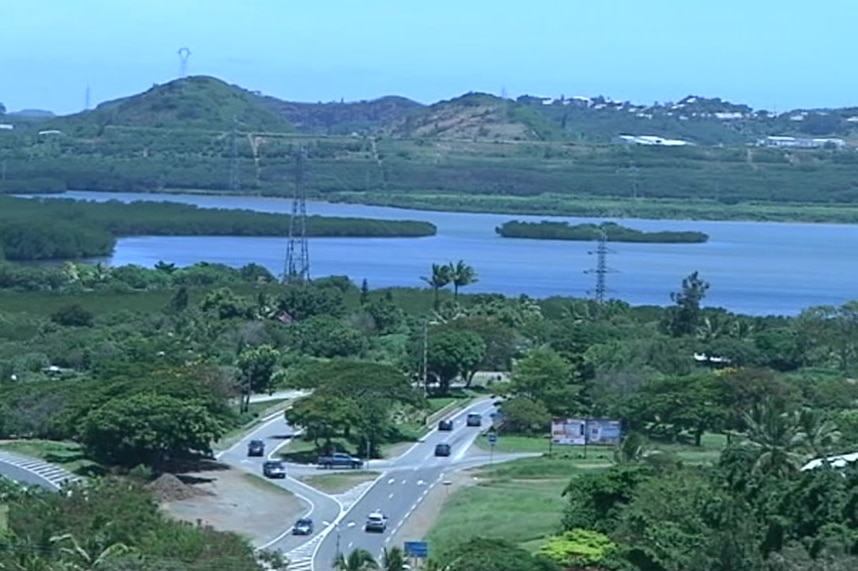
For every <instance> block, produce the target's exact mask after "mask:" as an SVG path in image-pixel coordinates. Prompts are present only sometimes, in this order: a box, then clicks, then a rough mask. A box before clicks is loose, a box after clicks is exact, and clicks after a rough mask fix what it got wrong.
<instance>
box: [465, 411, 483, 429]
mask: <svg viewBox="0 0 858 571" xmlns="http://www.w3.org/2000/svg"><path fill="white" fill-rule="evenodd" d="M467 425H468V426H482V425H483V415H481V414H476V413H471V414H469V415H468V420H467Z"/></svg>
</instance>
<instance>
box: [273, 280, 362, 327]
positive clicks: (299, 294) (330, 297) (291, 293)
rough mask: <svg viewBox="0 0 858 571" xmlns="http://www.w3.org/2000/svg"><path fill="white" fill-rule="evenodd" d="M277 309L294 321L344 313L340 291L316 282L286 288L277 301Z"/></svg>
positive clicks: (337, 315)
mask: <svg viewBox="0 0 858 571" xmlns="http://www.w3.org/2000/svg"><path fill="white" fill-rule="evenodd" d="M277 308H278V309H280V310H281V311H284V312H286V313H287V314H288V315H289V317H290V318H292V319H294V320H296V321H301V320H303V319H307V318H308V317H313V316H314V315H331V316H334V317H339V316H341V315H342V314H343V312H344V311H345V305H344V303H343V292H342V290H341V289H340V288H338V287H331V286H328V287H323V286H320V285H319V284H318V283H316V282H314V283H309V284H300V285H289V286H286V287H285V289H284V290H283V293H281V294H280V296H279V297H278V299H277Z"/></svg>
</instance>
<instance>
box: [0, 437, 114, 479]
mask: <svg viewBox="0 0 858 571" xmlns="http://www.w3.org/2000/svg"><path fill="white" fill-rule="evenodd" d="M0 450H7V451H9V452H14V453H17V454H21V455H23V456H29V457H31V458H38V459H39V460H44V461H45V462H50V463H51V464H57V465H58V466H62V467H63V468H64V469H66V470H68V471H69V472H71V473H72V474H77V475H79V476H95V475H101V474H104V473H105V470H104V469H103V468H102V467H101V466H100V465H99V464H97V463H95V462H93V461H92V460H89V459H88V458H86V456H85V455H84V452H83V449H82V448H81V447H80V445H79V444H75V443H74V442H57V441H54V440H13V441H9V442H3V443H0Z"/></svg>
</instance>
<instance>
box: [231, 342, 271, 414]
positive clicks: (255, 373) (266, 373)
mask: <svg viewBox="0 0 858 571" xmlns="http://www.w3.org/2000/svg"><path fill="white" fill-rule="evenodd" d="M279 358H280V352H279V351H278V350H277V349H275V348H274V347H272V346H271V345H260V346H259V347H254V348H252V349H244V350H242V351H240V352H239V354H238V358H237V359H236V365H237V366H238V369H239V371H240V372H241V373H240V374H241V378H240V380H239V382H240V383H241V388H242V394H243V395H244V396H245V404H244V407H243V408H244V410H246V409H247V406H248V405H249V404H250V395H251V394H252V393H262V392H266V391H268V390H269V389H270V388H271V381H272V379H273V378H274V369H275V368H276V367H277V360H278V359H279Z"/></svg>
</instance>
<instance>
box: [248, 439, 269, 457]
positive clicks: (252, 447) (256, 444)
mask: <svg viewBox="0 0 858 571" xmlns="http://www.w3.org/2000/svg"><path fill="white" fill-rule="evenodd" d="M247 455H248V456H265V443H264V442H263V441H261V440H251V441H250V443H249V444H248V445H247Z"/></svg>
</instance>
